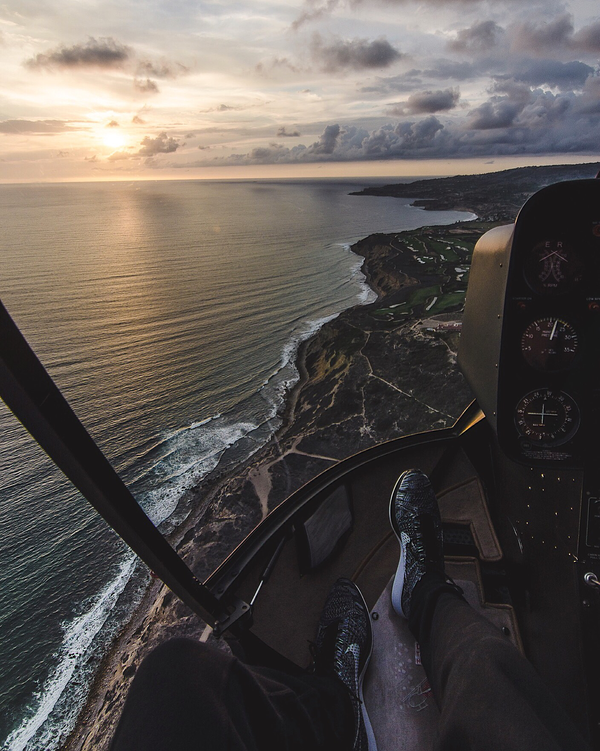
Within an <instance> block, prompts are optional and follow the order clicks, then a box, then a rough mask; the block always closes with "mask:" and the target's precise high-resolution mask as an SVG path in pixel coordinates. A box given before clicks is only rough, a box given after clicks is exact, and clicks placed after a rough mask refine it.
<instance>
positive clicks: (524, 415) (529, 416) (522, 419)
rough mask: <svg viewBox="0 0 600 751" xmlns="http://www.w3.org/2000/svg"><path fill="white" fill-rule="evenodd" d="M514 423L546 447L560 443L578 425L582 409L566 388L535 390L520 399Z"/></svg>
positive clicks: (525, 435) (525, 434)
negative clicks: (560, 389)
mask: <svg viewBox="0 0 600 751" xmlns="http://www.w3.org/2000/svg"><path fill="white" fill-rule="evenodd" d="M515 424H516V427H517V430H518V431H519V433H520V434H521V436H522V437H523V438H527V439H528V440H530V441H531V442H532V443H537V444H541V445H543V446H558V445H560V444H561V443H565V442H566V441H568V440H569V439H570V438H572V437H573V436H574V435H575V433H576V432H577V428H578V427H579V409H578V407H577V404H575V401H574V400H573V399H572V398H571V397H570V396H569V395H568V394H565V392H564V391H553V390H552V389H546V388H543V389H536V390H535V391H530V392H529V393H528V394H525V396H524V397H523V398H522V399H521V400H520V401H519V403H518V404H517V408H516V410H515Z"/></svg>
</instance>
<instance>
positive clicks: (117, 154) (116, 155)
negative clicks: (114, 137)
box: [107, 151, 136, 162]
mask: <svg viewBox="0 0 600 751" xmlns="http://www.w3.org/2000/svg"><path fill="white" fill-rule="evenodd" d="M131 158H133V159H135V158H136V156H135V155H134V154H129V153H128V152H127V151H114V152H113V153H112V154H111V155H110V156H108V157H107V159H108V161H109V162H117V161H120V160H121V159H131Z"/></svg>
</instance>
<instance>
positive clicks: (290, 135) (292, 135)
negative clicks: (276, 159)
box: [277, 125, 300, 138]
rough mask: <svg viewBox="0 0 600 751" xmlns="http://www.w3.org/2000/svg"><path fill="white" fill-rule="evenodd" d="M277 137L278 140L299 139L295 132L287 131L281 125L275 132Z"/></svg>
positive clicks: (298, 134)
mask: <svg viewBox="0 0 600 751" xmlns="http://www.w3.org/2000/svg"><path fill="white" fill-rule="evenodd" d="M277 137H278V138H299V137H300V133H299V132H298V131H297V130H292V131H288V130H287V129H286V127H285V125H282V126H281V128H279V130H278V131H277Z"/></svg>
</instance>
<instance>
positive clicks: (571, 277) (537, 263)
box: [523, 240, 583, 295]
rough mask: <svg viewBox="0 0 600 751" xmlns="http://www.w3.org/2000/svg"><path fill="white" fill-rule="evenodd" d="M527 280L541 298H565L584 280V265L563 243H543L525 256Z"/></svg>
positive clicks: (549, 241) (557, 241)
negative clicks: (549, 296)
mask: <svg viewBox="0 0 600 751" xmlns="http://www.w3.org/2000/svg"><path fill="white" fill-rule="evenodd" d="M523 271H524V274H525V280H526V281H527V284H528V285H529V286H530V287H531V289H532V290H533V291H534V292H537V293H538V294H540V295H564V294H566V293H567V292H570V291H571V290H572V289H573V288H574V287H575V286H576V285H577V284H579V282H580V281H581V280H582V278H583V262H582V260H581V257H580V255H579V253H578V252H577V251H575V250H574V249H573V248H572V247H571V246H570V245H568V244H567V243H565V242H562V240H544V241H543V242H541V243H538V244H537V245H535V246H534V247H533V248H532V249H531V250H530V251H529V252H528V253H527V256H526V257H525V262H524V267H523Z"/></svg>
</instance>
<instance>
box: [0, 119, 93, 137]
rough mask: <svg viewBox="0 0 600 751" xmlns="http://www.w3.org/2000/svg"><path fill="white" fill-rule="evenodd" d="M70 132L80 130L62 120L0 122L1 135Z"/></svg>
mask: <svg viewBox="0 0 600 751" xmlns="http://www.w3.org/2000/svg"><path fill="white" fill-rule="evenodd" d="M69 130H79V128H73V127H71V126H70V125H67V124H66V123H65V122H63V121H62V120H4V121H2V122H0V133H28V134H30V135H36V134H37V135H51V134H53V133H64V132H65V131H69Z"/></svg>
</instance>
